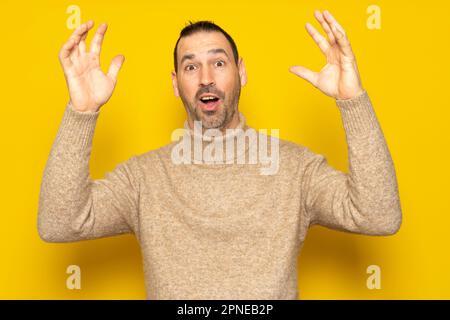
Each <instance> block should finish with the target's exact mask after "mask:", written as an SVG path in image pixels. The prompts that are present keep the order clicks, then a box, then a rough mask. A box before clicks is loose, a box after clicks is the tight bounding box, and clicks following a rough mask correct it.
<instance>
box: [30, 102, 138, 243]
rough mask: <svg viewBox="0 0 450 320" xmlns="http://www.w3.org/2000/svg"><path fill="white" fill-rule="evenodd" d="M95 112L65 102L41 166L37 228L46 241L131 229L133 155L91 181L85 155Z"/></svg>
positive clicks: (134, 209)
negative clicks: (76, 108)
mask: <svg viewBox="0 0 450 320" xmlns="http://www.w3.org/2000/svg"><path fill="white" fill-rule="evenodd" d="M99 114H100V112H99V111H97V112H93V111H91V112H79V111H76V110H74V109H73V107H72V106H71V104H70V103H69V104H68V105H67V107H66V110H65V113H64V116H63V120H62V122H61V125H60V127H59V131H58V133H57V136H56V139H55V141H54V143H53V146H52V149H51V151H50V155H49V158H48V160H47V163H46V167H45V170H44V174H43V178H42V182H41V191H40V197H39V210H38V231H39V235H40V237H41V238H42V239H43V240H45V241H47V242H72V241H79V240H87V239H94V238H100V237H106V236H113V235H118V234H122V233H132V232H136V229H137V226H138V224H137V221H138V199H139V196H138V195H139V170H138V167H137V163H136V157H132V158H130V159H129V160H127V161H125V162H122V163H121V164H119V165H117V166H116V168H115V169H114V170H113V171H111V172H108V173H107V174H106V176H105V178H104V179H98V180H92V179H91V178H90V174H89V159H90V154H91V146H92V138H93V135H94V129H95V125H96V122H97V118H98V116H99Z"/></svg>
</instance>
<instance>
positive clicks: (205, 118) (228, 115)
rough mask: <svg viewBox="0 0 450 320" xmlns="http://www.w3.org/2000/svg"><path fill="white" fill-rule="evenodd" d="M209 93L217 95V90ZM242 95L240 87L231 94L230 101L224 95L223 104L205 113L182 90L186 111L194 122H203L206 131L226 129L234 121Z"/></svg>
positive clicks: (197, 103)
mask: <svg viewBox="0 0 450 320" xmlns="http://www.w3.org/2000/svg"><path fill="white" fill-rule="evenodd" d="M207 92H213V93H215V90H210V91H207ZM240 94H241V86H240V83H238V86H237V87H236V88H235V89H234V90H233V91H232V92H231V94H230V99H229V101H226V100H227V99H226V98H225V96H224V95H223V96H222V97H221V99H222V104H221V105H220V106H219V107H218V108H217V110H214V111H206V110H205V111H203V110H202V109H201V107H200V105H199V101H198V100H195V101H193V102H192V101H191V102H189V101H188V100H187V99H186V97H185V96H184V94H183V92H182V90H180V97H181V100H182V101H183V104H184V106H185V108H186V110H187V111H188V112H189V115H190V117H191V118H192V119H193V121H201V122H202V127H203V128H204V129H222V128H225V127H226V126H227V125H228V124H229V123H230V121H231V120H232V119H233V117H234V115H235V113H236V110H237V106H238V102H239V97H240Z"/></svg>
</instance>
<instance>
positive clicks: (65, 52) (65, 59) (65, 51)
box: [59, 38, 75, 68]
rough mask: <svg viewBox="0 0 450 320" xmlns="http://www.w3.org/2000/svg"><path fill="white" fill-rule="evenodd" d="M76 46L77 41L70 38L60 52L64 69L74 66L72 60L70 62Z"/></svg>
mask: <svg viewBox="0 0 450 320" xmlns="http://www.w3.org/2000/svg"><path fill="white" fill-rule="evenodd" d="M74 46H75V40H74V39H72V38H70V39H69V40H68V41H67V42H66V43H64V45H63V46H62V47H61V50H60V51H59V60H60V62H61V64H62V66H63V67H64V68H67V67H70V66H71V65H72V60H70V54H71V52H72V49H73V48H74Z"/></svg>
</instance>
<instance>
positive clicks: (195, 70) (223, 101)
mask: <svg viewBox="0 0 450 320" xmlns="http://www.w3.org/2000/svg"><path fill="white" fill-rule="evenodd" d="M177 61H178V62H177V63H178V72H177V73H175V72H174V71H173V72H172V83H173V87H174V91H175V95H176V96H177V97H181V100H182V101H183V104H184V107H185V108H186V111H187V113H188V121H189V124H190V126H191V128H192V127H193V122H194V121H202V126H203V128H205V129H210V128H216V129H225V128H234V127H235V126H236V125H237V124H238V122H239V115H238V102H239V96H240V92H241V86H244V85H245V83H246V82H247V79H246V74H245V67H244V63H243V61H242V59H240V61H239V66H236V63H235V61H234V56H233V51H232V49H231V45H230V44H229V42H228V40H227V38H226V37H225V36H224V35H223V34H222V33H221V32H216V31H213V32H202V31H201V32H197V33H195V34H192V35H190V36H188V37H183V38H181V39H180V41H179V42H178V49H177ZM211 95H212V96H214V97H215V98H214V99H213V100H209V102H208V101H206V100H205V101H202V99H201V98H202V97H204V96H211ZM203 100H204V99H203Z"/></svg>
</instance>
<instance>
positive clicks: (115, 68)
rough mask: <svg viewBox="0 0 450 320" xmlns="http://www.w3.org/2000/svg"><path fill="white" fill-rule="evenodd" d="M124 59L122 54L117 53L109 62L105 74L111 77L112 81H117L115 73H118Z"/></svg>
mask: <svg viewBox="0 0 450 320" xmlns="http://www.w3.org/2000/svg"><path fill="white" fill-rule="evenodd" d="M124 61H125V57H124V56H123V55H121V54H119V55H117V56H115V57H114V58H113V59H112V61H111V64H110V65H109V69H108V74H107V75H108V77H110V78H111V79H113V80H114V82H116V81H117V74H118V73H119V71H120V68H121V67H122V64H123V62H124Z"/></svg>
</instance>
